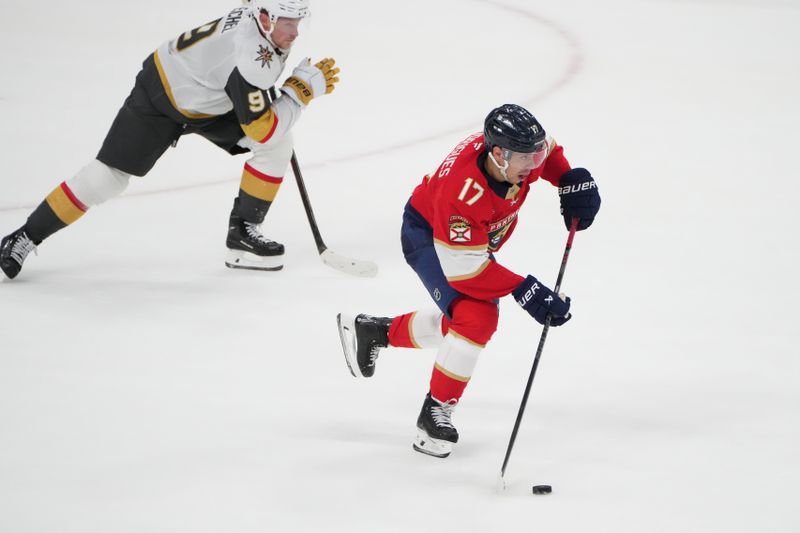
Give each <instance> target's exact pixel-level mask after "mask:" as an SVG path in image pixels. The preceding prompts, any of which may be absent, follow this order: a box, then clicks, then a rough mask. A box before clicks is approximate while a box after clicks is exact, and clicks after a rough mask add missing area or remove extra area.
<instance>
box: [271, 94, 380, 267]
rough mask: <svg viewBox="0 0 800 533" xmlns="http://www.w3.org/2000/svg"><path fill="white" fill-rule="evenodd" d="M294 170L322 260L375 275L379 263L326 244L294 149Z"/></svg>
mask: <svg viewBox="0 0 800 533" xmlns="http://www.w3.org/2000/svg"><path fill="white" fill-rule="evenodd" d="M269 96H270V99H271V100H272V101H273V102H274V101H275V99H276V98H277V97H278V96H277V94H276V92H275V87H270V88H269ZM292 172H293V173H294V179H295V181H297V188H298V189H299V191H300V199H301V200H302V201H303V207H304V208H305V210H306V217H308V224H309V226H311V233H313V234H314V242H315V243H316V244H317V251H318V252H319V256H320V257H321V258H322V262H323V263H325V264H326V265H328V266H329V267H331V268H334V269H336V270H339V271H341V272H344V273H345V274H350V275H353V276H360V277H364V278H371V277H374V276H375V275H376V274H377V273H378V265H376V264H375V263H373V262H372V261H365V260H359V259H350V258H348V257H344V256H342V255H339V254H337V253H335V252H333V251H332V250H329V249H328V247H327V246H326V245H325V242H324V241H323V240H322V234H320V232H319V227H318V226H317V220H316V218H314V211H313V210H312V209H311V200H309V198H308V191H307V190H306V184H305V181H304V180H303V174H302V172H300V163H298V162H297V154H296V153H295V152H294V150H292Z"/></svg>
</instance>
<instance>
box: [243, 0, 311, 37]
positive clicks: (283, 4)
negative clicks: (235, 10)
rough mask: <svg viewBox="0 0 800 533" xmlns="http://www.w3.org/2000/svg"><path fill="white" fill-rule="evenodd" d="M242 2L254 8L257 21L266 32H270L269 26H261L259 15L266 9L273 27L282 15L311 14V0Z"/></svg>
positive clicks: (249, 0)
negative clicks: (309, 5)
mask: <svg viewBox="0 0 800 533" xmlns="http://www.w3.org/2000/svg"><path fill="white" fill-rule="evenodd" d="M242 3H243V4H244V5H246V6H251V7H252V8H253V15H255V18H256V22H257V23H258V25H259V27H261V31H263V32H264V33H265V34H269V33H270V32H269V31H268V30H267V28H264V27H263V26H261V20H259V17H258V15H259V13H261V12H262V11H266V12H267V13H268V14H269V21H270V23H271V24H272V26H273V28H274V27H275V22H276V21H277V20H278V18H280V17H286V18H291V19H302V18H305V17H307V16H309V15H310V14H311V11H310V9H309V7H308V4H309V0H242Z"/></svg>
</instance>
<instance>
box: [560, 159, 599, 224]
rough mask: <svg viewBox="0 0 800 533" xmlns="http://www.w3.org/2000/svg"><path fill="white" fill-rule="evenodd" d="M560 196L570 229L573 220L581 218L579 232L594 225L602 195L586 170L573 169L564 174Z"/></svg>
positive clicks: (565, 222)
mask: <svg viewBox="0 0 800 533" xmlns="http://www.w3.org/2000/svg"><path fill="white" fill-rule="evenodd" d="M558 195H559V196H560V197H561V214H562V215H564V224H566V225H567V229H569V228H570V225H571V224H572V219H573V218H579V219H580V220H579V221H578V231H580V230H582V229H586V228H588V227H589V226H591V225H592V222H593V221H594V217H595V216H596V215H597V212H598V211H600V193H599V192H598V190H597V184H596V183H595V182H594V178H593V177H592V175H591V174H589V171H588V170H586V169H585V168H573V169H572V170H568V171H567V172H564V175H563V176H561V181H560V182H559V183H558Z"/></svg>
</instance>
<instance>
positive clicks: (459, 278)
mask: <svg viewBox="0 0 800 533" xmlns="http://www.w3.org/2000/svg"><path fill="white" fill-rule="evenodd" d="M489 263H491V260H489V259H487V260H486V261H484V262H483V264H482V265H481V266H479V267H478V269H477V270H475V271H474V272H470V273H469V274H462V275H460V276H446V277H447V281H466V280H468V279H472V278H475V277H478V276H479V275H480V274H481V273H482V272H483V271H484V270H486V268H487V267H488V266H489Z"/></svg>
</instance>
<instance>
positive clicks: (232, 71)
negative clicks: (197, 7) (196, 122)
mask: <svg viewBox="0 0 800 533" xmlns="http://www.w3.org/2000/svg"><path fill="white" fill-rule="evenodd" d="M287 56H288V50H283V49H280V48H278V47H277V46H275V45H274V44H273V43H272V42H271V41H270V40H269V39H268V38H266V37H265V36H264V35H263V34H262V33H261V32H260V30H259V28H258V25H257V24H256V21H255V18H254V16H253V14H252V12H251V9H250V8H249V7H237V8H235V9H232V10H231V11H230V12H228V13H227V14H226V15H225V16H223V17H221V18H218V19H216V20H213V21H211V22H209V23H208V24H205V25H203V26H200V27H198V28H195V29H193V30H190V31H187V32H186V33H184V34H182V35H180V36H179V37H178V38H176V39H172V40H169V41H167V42H165V43H163V44H162V45H161V46H159V47H158V50H156V52H155V54H154V55H153V57H154V60H155V64H156V68H157V69H158V74H159V77H160V78H161V83H162V84H163V86H164V89H165V91H166V93H167V96H168V97H169V100H170V102H171V103H172V106H173V107H174V108H175V109H176V110H177V111H178V112H180V113H181V114H182V115H183V116H184V117H186V118H187V119H206V118H210V117H213V116H217V115H222V114H225V113H228V112H229V111H231V110H234V111H235V112H236V115H237V117H238V118H239V122H240V123H241V124H242V128H243V130H244V132H245V133H246V134H247V135H248V136H249V137H251V138H253V139H254V140H256V141H258V142H262V143H263V142H266V141H267V140H269V139H270V138H272V137H273V135H275V136H278V135H277V134H282V133H284V132H285V131H286V130H288V128H289V127H291V125H292V124H293V123H294V122H295V121H296V119H297V118H298V116H299V114H300V108H299V106H298V105H296V104H294V103H292V102H291V101H290V99H289V98H288V97H281V98H279V99H278V100H277V101H276V102H274V103H272V104H270V102H269V99H268V97H267V94H266V90H267V89H269V88H270V87H273V86H274V85H275V83H276V81H277V80H278V77H279V76H280V75H281V72H283V69H284V66H285V64H286V59H287ZM278 118H280V119H282V121H283V124H281V127H280V128H278V123H279V120H278ZM278 129H279V130H280V131H276V130H278Z"/></svg>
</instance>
